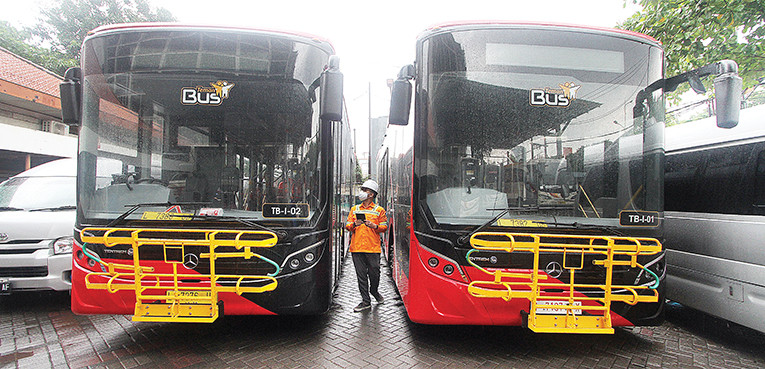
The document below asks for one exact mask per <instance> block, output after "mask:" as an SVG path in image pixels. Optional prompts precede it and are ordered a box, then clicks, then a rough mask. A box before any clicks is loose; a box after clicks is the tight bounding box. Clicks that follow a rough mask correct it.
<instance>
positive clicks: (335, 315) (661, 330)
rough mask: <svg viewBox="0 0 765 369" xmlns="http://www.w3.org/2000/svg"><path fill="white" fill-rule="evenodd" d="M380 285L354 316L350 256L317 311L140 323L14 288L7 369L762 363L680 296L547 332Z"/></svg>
mask: <svg viewBox="0 0 765 369" xmlns="http://www.w3.org/2000/svg"><path fill="white" fill-rule="evenodd" d="M383 270H384V271H385V270H387V269H386V268H383ZM381 292H382V293H383V294H384V295H385V297H386V299H387V301H386V302H385V304H383V305H377V304H375V303H373V304H372V305H373V306H372V309H371V310H369V311H367V312H364V313H353V307H354V306H356V304H358V303H359V301H360V297H359V296H358V292H357V290H356V283H355V275H354V272H353V266H352V265H351V260H350V258H347V259H346V260H345V266H344V270H343V275H342V277H341V282H340V287H339V289H338V291H337V298H336V300H335V304H334V305H333V307H332V309H331V310H330V311H329V312H328V313H327V314H325V315H323V316H319V317H234V316H231V317H224V318H222V319H219V320H218V321H217V322H216V323H214V324H169V323H133V322H132V321H130V317H129V316H121V315H115V316H78V315H74V314H72V312H71V311H69V301H68V295H66V294H54V293H34V294H33V293H18V294H14V295H12V296H10V297H7V296H4V297H0V369H5V368H46V367H53V368H67V367H70V368H82V367H92V368H206V367H213V368H226V367H230V368H303V367H305V368H375V367H380V368H407V367H413V368H431V367H432V368H449V367H454V368H458V367H459V368H463V367H470V368H495V367H501V368H660V367H665V368H689V367H699V368H712V367H714V368H719V367H726V368H762V367H765V335H763V334H760V333H758V332H755V331H752V330H749V329H746V328H743V327H740V326H737V325H734V324H728V323H726V322H724V321H721V320H719V319H715V318H712V317H709V316H707V315H704V314H702V313H700V312H697V311H694V310H691V309H687V308H684V307H682V306H679V305H669V308H668V313H667V321H666V322H665V323H664V324H663V325H661V326H658V327H643V328H629V329H617V332H616V334H614V335H608V336H592V335H549V334H533V333H531V332H530V331H528V330H526V329H523V328H519V327H454V326H423V325H417V324H413V323H411V322H409V321H408V320H407V318H406V313H405V312H404V308H403V306H402V303H401V301H400V300H399V299H397V298H396V297H397V296H396V294H395V292H394V289H393V285H392V283H391V282H390V278H388V277H387V276H386V275H383V278H382V282H381Z"/></svg>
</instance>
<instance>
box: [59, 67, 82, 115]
mask: <svg viewBox="0 0 765 369" xmlns="http://www.w3.org/2000/svg"><path fill="white" fill-rule="evenodd" d="M59 92H60V93H61V121H62V122H64V123H66V124H69V125H79V124H80V118H81V117H82V70H81V69H80V68H78V67H72V68H69V69H67V70H66V73H64V81H63V82H61V84H59Z"/></svg>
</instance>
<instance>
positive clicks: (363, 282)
mask: <svg viewBox="0 0 765 369" xmlns="http://www.w3.org/2000/svg"><path fill="white" fill-rule="evenodd" d="M379 190H380V187H379V186H378V185H377V182H375V181H373V180H371V179H369V180H367V181H366V182H364V184H362V185H361V191H360V192H359V193H358V197H359V200H361V204H359V205H356V206H353V207H352V208H351V212H350V214H348V221H347V222H346V223H345V229H347V230H349V231H351V232H352V235H351V246H350V251H351V256H352V258H353V266H354V267H355V269H356V279H357V280H358V283H359V292H361V303H360V304H359V305H358V306H356V307H355V308H354V309H353V311H354V312H357V313H358V312H360V311H364V310H367V309H369V308H371V307H372V300H371V299H370V297H369V295H370V294H371V295H372V296H374V298H375V300H377V303H379V304H382V303H383V302H385V299H384V298H383V296H382V295H381V294H380V292H379V291H378V287H379V285H380V233H383V232H385V231H386V230H387V229H388V218H386V217H385V209H383V208H382V207H381V206H379V205H377V204H375V202H374V201H375V198H376V197H377V193H378V192H379Z"/></svg>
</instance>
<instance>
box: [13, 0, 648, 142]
mask: <svg viewBox="0 0 765 369" xmlns="http://www.w3.org/2000/svg"><path fill="white" fill-rule="evenodd" d="M149 2H150V3H151V4H152V6H154V7H163V8H165V9H167V10H169V11H170V12H171V13H172V14H173V15H174V16H175V17H176V19H177V20H178V21H179V22H183V23H190V24H213V25H233V26H244V27H252V28H258V29H269V30H282V31H290V32H299V33H307V34H312V35H316V36H319V37H321V38H324V39H327V40H328V41H330V42H331V43H332V44H333V45H334V47H335V51H336V54H337V55H338V56H339V57H340V60H341V61H340V69H341V71H342V72H343V74H344V76H345V86H344V90H345V100H346V104H347V107H348V116H349V119H350V123H351V128H352V129H355V131H356V132H355V134H356V137H357V149H356V151H357V153H358V154H359V155H361V154H362V153H364V152H366V151H367V150H368V149H367V147H368V142H369V141H368V129H367V128H368V117H369V116H370V115H371V117H373V118H374V117H379V116H385V115H387V114H388V104H389V102H390V90H389V89H388V86H387V80H388V79H392V78H395V76H396V74H397V73H398V71H399V69H400V68H401V67H402V66H404V65H406V64H410V63H412V62H413V61H414V51H415V50H414V47H415V40H416V39H417V36H418V35H419V34H420V33H421V32H423V31H424V30H426V29H428V28H430V27H432V26H434V25H438V24H443V23H453V22H463V21H471V20H481V21H486V20H501V21H538V22H554V23H567V24H580V25H587V26H600V27H614V26H616V25H617V24H618V23H620V22H622V21H624V20H625V19H627V18H628V17H629V16H630V15H632V14H634V13H635V12H636V11H638V10H639V5H635V4H633V1H631V0H573V1H572V0H567V1H564V0H534V1H519V0H469V1H454V0H440V1H438V0H419V1H418V0H384V1H363V0H357V1H352V0H321V1H316V0H313V1H307V0H274V1H268V2H266V1H261V0H217V1H210V0H207V1H199V0H149ZM50 3H51V0H31V1H22V0H0V4H3V5H2V7H3V11H2V12H0V20H4V21H8V22H10V23H11V24H12V25H14V26H16V27H21V26H31V25H33V24H34V23H36V20H37V18H38V17H39V9H40V7H41V6H45V5H46V4H50ZM370 96H371V98H370ZM370 102H371V104H370ZM370 105H371V107H370Z"/></svg>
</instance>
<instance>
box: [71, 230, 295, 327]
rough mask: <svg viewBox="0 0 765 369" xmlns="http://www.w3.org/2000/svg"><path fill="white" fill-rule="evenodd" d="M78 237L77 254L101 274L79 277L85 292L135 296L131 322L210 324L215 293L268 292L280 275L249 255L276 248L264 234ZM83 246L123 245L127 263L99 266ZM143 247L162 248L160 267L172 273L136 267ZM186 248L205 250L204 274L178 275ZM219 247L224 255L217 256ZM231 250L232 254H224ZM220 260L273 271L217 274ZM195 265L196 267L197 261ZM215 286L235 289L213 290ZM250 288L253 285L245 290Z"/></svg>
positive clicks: (102, 233)
mask: <svg viewBox="0 0 765 369" xmlns="http://www.w3.org/2000/svg"><path fill="white" fill-rule="evenodd" d="M80 237H81V239H82V242H83V248H82V250H83V253H85V255H87V256H88V257H89V258H91V259H93V260H95V261H96V262H98V263H100V264H101V266H102V270H103V272H90V273H87V274H86V275H85V286H86V288H88V289H97V290H106V291H108V292H110V293H115V292H117V291H121V290H133V291H135V296H136V304H135V313H134V315H133V320H134V321H148V322H213V321H215V319H217V318H218V315H219V313H220V309H219V304H218V295H219V293H221V292H233V293H236V294H237V295H241V294H243V293H262V292H268V291H273V290H274V289H276V286H277V284H278V283H277V280H276V278H274V277H275V276H276V275H277V274H278V273H279V272H280V271H281V268H280V266H279V265H278V264H276V263H275V262H273V261H272V260H270V259H268V258H266V257H264V256H262V255H260V254H258V253H257V252H253V249H254V248H263V247H272V246H274V245H276V242H277V236H276V235H275V234H274V233H272V232H268V231H240V230H210V229H157V228H97V227H93V228H85V229H83V230H82V231H81V232H80ZM87 244H102V245H104V246H105V247H107V248H111V247H115V246H117V245H128V246H130V247H131V248H130V250H131V251H132V256H133V262H132V264H119V263H109V262H104V261H102V260H101V258H100V257H99V256H98V255H96V254H95V253H93V251H92V250H88V248H87V247H86V246H87ZM147 245H152V246H161V247H162V251H163V255H164V262H165V263H168V264H170V265H171V266H172V272H170V273H158V272H155V270H154V268H153V267H150V266H145V265H141V261H142V260H141V257H140V251H141V248H142V247H143V246H147ZM190 246H194V247H204V248H206V249H207V250H209V251H208V252H203V253H200V254H199V256H198V257H199V258H201V259H209V264H210V273H209V274H200V273H194V274H184V273H179V272H178V265H179V264H183V263H184V257H185V256H186V255H188V254H187V252H186V251H185V248H187V247H190ZM219 247H227V248H229V249H228V250H225V251H223V250H218V248H219ZM231 247H233V248H235V249H236V251H230V248H231ZM192 255H194V254H193V253H192ZM194 256H196V255H194ZM224 258H241V259H244V260H249V259H252V258H258V259H261V260H263V261H265V262H267V263H269V264H271V265H273V266H274V269H275V271H274V272H273V273H269V274H267V275H241V274H233V275H232V274H218V273H217V272H216V260H217V259H224ZM143 261H144V262H146V260H143ZM196 262H197V263H198V260H197V261H196ZM120 270H122V271H120ZM94 278H97V279H104V278H105V279H107V281H106V282H96V281H94V280H93V279H94ZM183 279H194V280H200V283H203V284H207V283H209V285H205V286H194V287H187V286H183V285H181V283H183ZM221 280H227V281H231V283H232V282H233V281H235V283H233V285H219V282H221ZM179 282H180V283H179ZM252 282H255V283H258V284H259V285H257V286H249V285H247V284H249V283H252ZM231 283H229V284H231ZM158 292H159V293H158Z"/></svg>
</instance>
